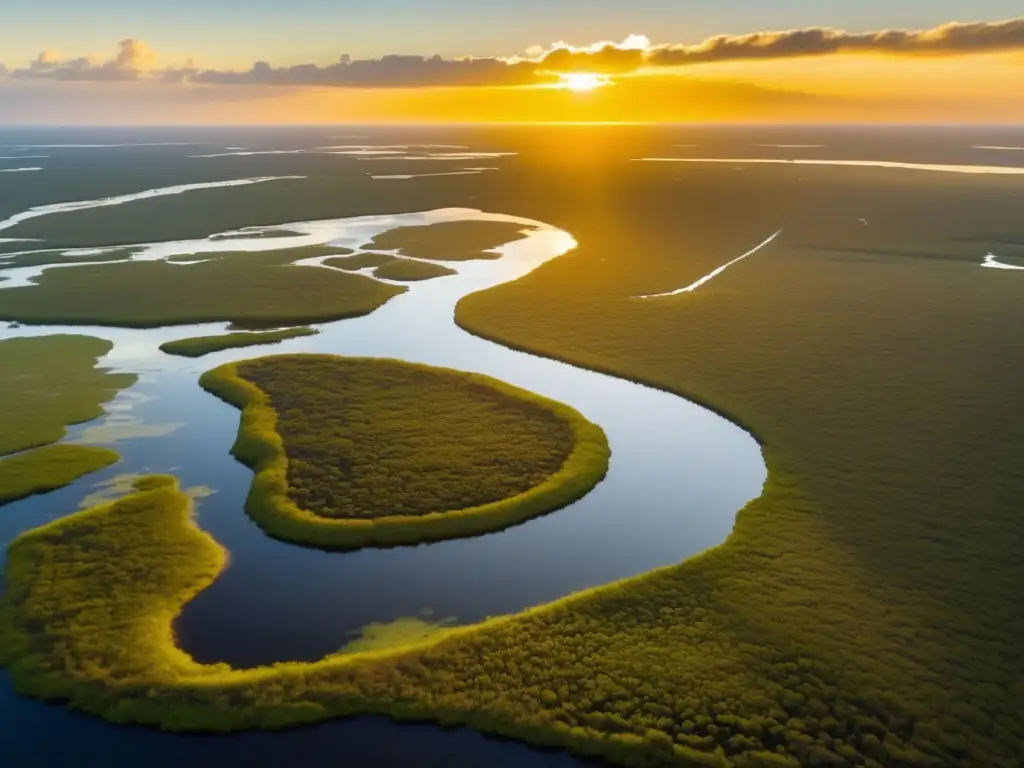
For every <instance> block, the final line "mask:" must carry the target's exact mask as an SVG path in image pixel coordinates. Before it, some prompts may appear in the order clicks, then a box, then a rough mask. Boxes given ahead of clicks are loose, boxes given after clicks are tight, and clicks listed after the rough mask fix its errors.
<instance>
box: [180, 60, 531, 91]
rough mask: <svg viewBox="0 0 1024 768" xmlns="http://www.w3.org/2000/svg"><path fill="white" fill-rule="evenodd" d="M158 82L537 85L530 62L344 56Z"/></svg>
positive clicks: (209, 72) (264, 64)
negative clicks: (322, 61) (319, 62)
mask: <svg viewBox="0 0 1024 768" xmlns="http://www.w3.org/2000/svg"><path fill="white" fill-rule="evenodd" d="M164 79H167V80H175V81H181V80H189V81H192V82H196V83H216V84H221V85H224V84H226V85H240V84H259V85H324V86H328V85H329V86H342V87H350V88H403V87H418V86H432V85H433V86H437V85H445V86H471V85H522V84H525V83H533V82H537V77H536V65H535V64H534V63H533V62H525V61H524V62H510V61H505V60H504V59H496V58H482V59H444V58H441V57H440V56H430V57H425V56H402V55H390V56H383V57H381V58H379V59H352V58H351V57H349V56H347V55H345V56H342V57H341V59H340V60H339V61H338V63H336V64H330V65H327V66H318V65H316V64H300V65H298V66H293V67H278V68H275V67H272V66H271V65H270V64H268V63H267V62H265V61H259V62H256V64H254V65H253V66H252V68H251V69H249V70H247V71H245V72H233V71H220V70H212V69H208V70H203V71H199V70H195V69H193V70H190V71H189V70H174V71H168V72H166V73H165V75H164Z"/></svg>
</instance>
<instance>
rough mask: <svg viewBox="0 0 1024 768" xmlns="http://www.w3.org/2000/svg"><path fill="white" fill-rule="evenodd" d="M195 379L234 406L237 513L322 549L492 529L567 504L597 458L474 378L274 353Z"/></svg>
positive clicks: (526, 400)
mask: <svg viewBox="0 0 1024 768" xmlns="http://www.w3.org/2000/svg"><path fill="white" fill-rule="evenodd" d="M200 384H201V385H202V386H203V387H204V388H205V389H207V390H209V391H210V392H212V393H213V394H215V395H217V396H218V397H220V398H221V399H223V400H226V401H227V402H229V403H231V404H232V405H234V406H236V407H238V408H240V409H242V422H241V426H240V428H239V435H238V439H237V441H236V443H235V446H234V448H233V453H234V455H235V456H236V457H237V458H239V459H240V460H241V461H243V462H245V463H246V464H247V465H249V466H250V467H252V468H253V469H254V471H255V472H256V476H255V478H254V480H253V485H252V488H251V490H250V492H249V497H248V500H247V503H246V510H247V511H248V513H249V515H250V516H251V517H252V518H253V519H254V520H255V521H256V522H257V524H259V525H260V527H262V528H263V529H264V530H265V531H267V532H268V533H269V534H271V535H272V536H275V537H277V538H281V539H285V540H288V541H293V542H297V543H303V544H310V545H314V546H318V547H324V548H338V549H354V548H358V547H362V546H367V545H381V546H391V545H400V544H414V543H417V542H420V541H427V540H432V539H445V538H452V537H457V536H471V535H476V534H480V533H484V532H488V531H494V530H499V529H501V528H505V527H508V526H510V525H515V524H517V523H521V522H523V521H525V520H527V519H529V518H531V517H536V516H538V515H541V514H545V513H548V512H551V511H553V510H555V509H559V508H561V507H564V506H566V505H567V504H569V503H571V502H572V501H575V500H576V499H578V498H580V497H581V496H583V495H585V494H586V493H587V492H589V491H590V489H591V488H593V487H594V485H596V484H597V483H598V482H600V480H601V479H602V478H603V477H604V475H605V473H606V472H607V468H608V458H609V450H608V442H607V439H606V438H605V435H604V432H603V431H602V430H601V429H600V427H597V426H596V425H594V424H592V423H591V422H589V421H587V420H586V419H585V418H583V416H582V415H580V414H579V413H578V412H577V411H575V410H573V409H571V408H569V407H568V406H565V405H563V404H561V403H556V402H554V401H551V400H548V399H546V398H542V397H540V396H538V395H534V394H532V393H529V392H526V391H524V390H520V389H518V388H515V387H512V386H509V385H507V384H504V383H502V382H499V381H497V380H495V379H491V378H489V377H486V376H480V375H477V374H468V373H462V372H459V371H453V370H449V369H443V368H433V367H430V366H424V365H416V364H412V363H403V362H399V361H394V360H379V359H375V358H344V357H333V356H329V355H278V356H272V357H265V358H259V359H256V360H250V361H243V362H241V363H228V364H226V365H223V366H221V367H219V368H216V369H214V370H212V371H208V372H207V373H205V374H203V376H202V377H201V379H200Z"/></svg>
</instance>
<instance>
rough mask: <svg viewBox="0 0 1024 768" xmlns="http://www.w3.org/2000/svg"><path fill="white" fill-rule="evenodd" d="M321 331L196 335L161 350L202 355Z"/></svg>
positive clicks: (188, 354) (307, 329)
mask: <svg viewBox="0 0 1024 768" xmlns="http://www.w3.org/2000/svg"><path fill="white" fill-rule="evenodd" d="M317 333H319V331H317V330H315V329H313V328H285V329H284V330H280V331H266V332H264V333H244V332H241V333H228V334H224V335H222V336H195V337H193V338H191V339H175V340H174V341H167V342H164V343H163V344H161V345H160V350H161V351H162V352H166V353H167V354H169V355H181V356H182V357H202V356H203V355H208V354H210V353H211V352H220V351H221V350H223V349H234V348H236V347H252V346H257V345H259V344H275V343H277V342H279V341H284V340H285V339H294V338H296V337H299V336H315V335H316V334H317Z"/></svg>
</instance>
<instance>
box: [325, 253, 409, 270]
mask: <svg viewBox="0 0 1024 768" xmlns="http://www.w3.org/2000/svg"><path fill="white" fill-rule="evenodd" d="M392 261H395V257H394V256H388V255H387V254H386V253H357V254H355V255H354V256H346V257H345V258H342V259H327V260H326V261H325V262H324V265H325V266H329V267H338V268H339V269H348V270H357V269H366V268H367V267H380V266H383V265H385V264H390V263H391V262H392Z"/></svg>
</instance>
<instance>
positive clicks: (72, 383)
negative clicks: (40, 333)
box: [0, 270, 136, 456]
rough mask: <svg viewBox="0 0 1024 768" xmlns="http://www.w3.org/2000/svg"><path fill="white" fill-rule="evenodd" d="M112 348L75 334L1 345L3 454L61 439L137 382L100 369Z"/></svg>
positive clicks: (0, 451) (0, 437)
mask: <svg viewBox="0 0 1024 768" xmlns="http://www.w3.org/2000/svg"><path fill="white" fill-rule="evenodd" d="M58 271H59V270H58ZM112 346H113V345H112V344H111V343H110V342H109V341H104V340H102V339H96V338H93V337H91V336H73V335H53V336H45V337H38V338H18V339H6V340H4V341H0V425H2V427H0V456H3V455H5V454H8V453H16V452H18V451H24V450H26V449H29V448H36V447H39V446H42V445H47V444H48V443H54V442H56V441H57V440H60V439H61V437H63V436H64V431H65V427H66V426H68V425H69V424H78V423H81V422H84V421H89V420H91V419H94V418H96V417H97V416H99V415H101V414H102V413H103V404H104V403H106V402H108V401H109V400H111V399H112V398H113V397H114V395H115V394H117V391H118V390H119V389H123V388H125V387H129V386H131V385H132V384H134V383H135V379H136V377H135V376H134V374H126V373H111V372H109V371H107V370H105V369H103V368H97V367H96V361H97V359H98V358H100V357H102V356H103V355H105V354H106V353H107V352H109V351H110V349H111V347H112Z"/></svg>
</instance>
